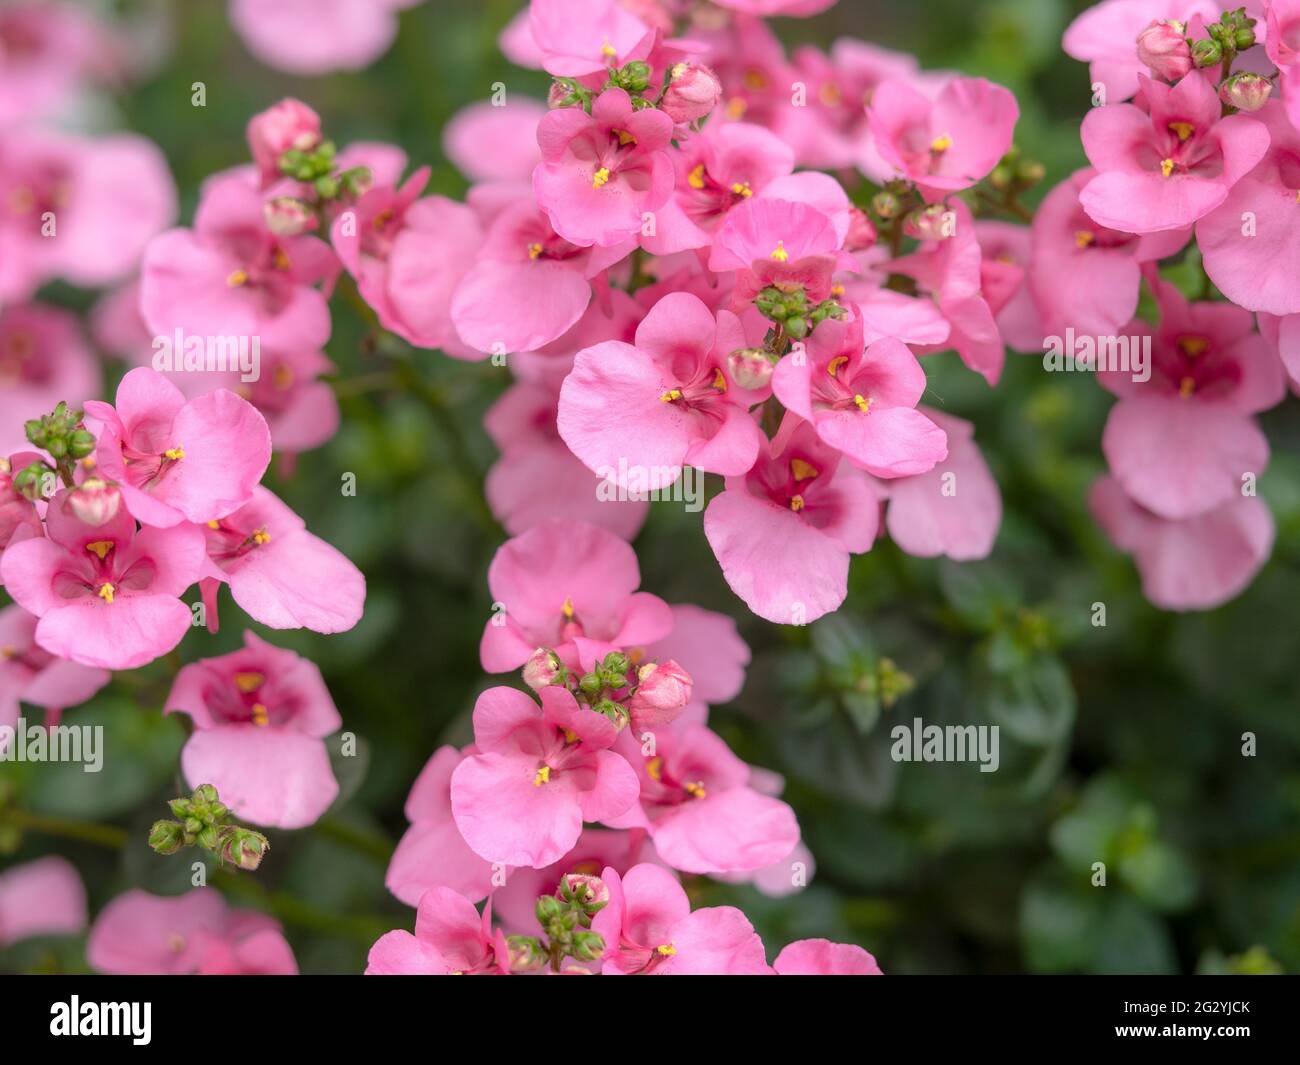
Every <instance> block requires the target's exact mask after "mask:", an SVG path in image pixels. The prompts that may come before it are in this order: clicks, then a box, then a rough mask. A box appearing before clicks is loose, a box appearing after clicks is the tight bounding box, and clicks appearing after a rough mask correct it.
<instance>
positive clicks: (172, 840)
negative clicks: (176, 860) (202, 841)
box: [149, 821, 185, 854]
mask: <svg viewBox="0 0 1300 1065" xmlns="http://www.w3.org/2000/svg"><path fill="white" fill-rule="evenodd" d="M149 846H150V847H152V848H153V849H154V850H156V851H157V852H158V853H159V854H175V853H176V852H177V851H178V850H180V849H181V848H182V847H183V846H185V826H184V825H182V824H181V823H180V822H179V821H155V822H154V823H153V828H151V829H149Z"/></svg>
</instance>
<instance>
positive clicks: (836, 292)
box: [831, 284, 844, 299]
mask: <svg viewBox="0 0 1300 1065" xmlns="http://www.w3.org/2000/svg"><path fill="white" fill-rule="evenodd" d="M831 295H832V296H834V297H835V298H836V299H839V298H840V297H841V296H843V295H844V286H843V285H840V284H834V285H831Z"/></svg>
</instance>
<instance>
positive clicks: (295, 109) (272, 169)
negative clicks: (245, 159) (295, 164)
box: [247, 97, 321, 187]
mask: <svg viewBox="0 0 1300 1065" xmlns="http://www.w3.org/2000/svg"><path fill="white" fill-rule="evenodd" d="M247 136H248V147H249V150H250V151H251V152H252V153H253V162H254V163H256V164H257V170H258V173H259V174H260V175H261V177H262V186H263V187H265V186H267V185H270V184H272V183H273V182H275V181H276V180H278V179H279V178H280V176H281V174H280V156H282V155H284V153H285V152H287V151H291V150H292V151H299V152H309V151H311V150H312V149H314V148H315V147H316V146H317V145H319V144H320V142H321V132H320V116H319V115H318V114H316V112H315V111H313V110H312V109H311V108H310V107H308V106H307V105H306V104H305V103H303V102H302V101H301V100H295V99H293V98H292V97H290V98H287V99H284V100H281V101H280V102H279V103H278V104H276V105H275V106H273V107H269V108H267V109H266V110H265V111H262V112H260V113H259V114H256V115H254V116H253V117H252V118H251V119H249V122H248V130H247Z"/></svg>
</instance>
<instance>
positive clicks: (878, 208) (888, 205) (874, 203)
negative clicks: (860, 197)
mask: <svg viewBox="0 0 1300 1065" xmlns="http://www.w3.org/2000/svg"><path fill="white" fill-rule="evenodd" d="M901 207H902V204H901V203H899V202H898V197H897V196H895V195H894V194H893V193H892V192H890V191H889V190H888V189H881V190H880V191H879V192H877V193H876V194H875V195H874V196H872V197H871V209H872V210H873V211H875V212H876V217H877V218H882V219H884V220H885V221H886V222H888V221H889V220H890V219H891V218H894V217H895V216H897V214H898V212H899V209H900V208H901Z"/></svg>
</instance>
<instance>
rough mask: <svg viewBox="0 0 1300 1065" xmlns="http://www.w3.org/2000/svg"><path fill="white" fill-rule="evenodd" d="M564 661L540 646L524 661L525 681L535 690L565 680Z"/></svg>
mask: <svg viewBox="0 0 1300 1065" xmlns="http://www.w3.org/2000/svg"><path fill="white" fill-rule="evenodd" d="M564 676H565V669H564V663H563V662H561V661H560V656H559V655H557V654H556V653H555V652H554V651H551V650H548V649H547V648H545V647H539V648H537V650H536V651H534V652H533V653H532V654H531V655H529V656H528V661H527V662H525V663H524V683H525V684H527V685H528V686H529V687H530V688H532V689H533V691H537V692H539V691H541V690H542V689H543V688H549V687H550V686H551V685H552V684H562V683H563V682H564Z"/></svg>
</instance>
